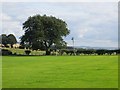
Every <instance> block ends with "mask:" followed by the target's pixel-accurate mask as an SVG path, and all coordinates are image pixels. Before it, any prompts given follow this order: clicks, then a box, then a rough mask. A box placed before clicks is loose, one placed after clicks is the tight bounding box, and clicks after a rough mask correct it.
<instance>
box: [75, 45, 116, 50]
mask: <svg viewBox="0 0 120 90" xmlns="http://www.w3.org/2000/svg"><path fill="white" fill-rule="evenodd" d="M75 48H83V49H107V50H115V49H118V47H90V46H75Z"/></svg>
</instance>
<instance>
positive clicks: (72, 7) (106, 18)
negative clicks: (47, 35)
mask: <svg viewBox="0 0 120 90" xmlns="http://www.w3.org/2000/svg"><path fill="white" fill-rule="evenodd" d="M36 14H40V15H44V14H46V15H52V16H55V17H57V18H60V19H63V20H64V21H66V23H67V24H68V28H69V29H70V35H68V36H67V37H66V38H65V41H67V43H68V45H72V41H71V38H72V37H74V38H75V45H76V46H94V47H117V46H118V3H117V2H76V3H75V2H61V3H58V2H24V3H22V2H19V3H18V2H14V3H13V2H4V3H2V18H1V19H0V20H2V28H1V29H2V30H1V31H2V32H0V33H1V34H2V33H5V34H10V33H13V34H14V35H15V36H16V37H17V39H18V40H19V37H20V36H22V35H23V34H24V31H23V30H22V24H23V23H24V22H25V21H26V20H27V18H28V17H29V16H33V15H36Z"/></svg>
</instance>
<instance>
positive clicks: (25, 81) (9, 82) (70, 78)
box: [2, 56, 118, 88]
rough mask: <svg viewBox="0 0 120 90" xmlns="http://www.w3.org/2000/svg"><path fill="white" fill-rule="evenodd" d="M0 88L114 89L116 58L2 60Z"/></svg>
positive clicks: (7, 58)
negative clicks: (0, 86) (0, 84)
mask: <svg viewBox="0 0 120 90" xmlns="http://www.w3.org/2000/svg"><path fill="white" fill-rule="evenodd" d="M2 67H3V68H2V75H3V76H2V87H3V88H118V56H24V57H23V56H19V57H18V56H3V59H2Z"/></svg>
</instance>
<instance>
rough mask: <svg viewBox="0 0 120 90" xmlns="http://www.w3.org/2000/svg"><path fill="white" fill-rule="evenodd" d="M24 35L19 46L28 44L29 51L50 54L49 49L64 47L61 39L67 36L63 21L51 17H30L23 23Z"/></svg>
mask: <svg viewBox="0 0 120 90" xmlns="http://www.w3.org/2000/svg"><path fill="white" fill-rule="evenodd" d="M23 29H24V30H25V34H24V35H23V36H22V37H21V44H23V45H25V44H29V48H31V49H44V50H46V55H49V54H50V50H49V49H50V47H51V46H52V45H53V44H54V45H56V46H58V45H59V46H60V45H61V46H63V45H66V42H65V41H64V40H63V37H65V36H67V35H68V34H69V32H70V31H69V30H68V28H67V24H66V22H65V21H63V20H61V19H58V18H56V17H53V16H46V15H43V16H40V15H35V16H32V17H31V16H30V17H29V18H28V19H27V21H25V22H24V23H23Z"/></svg>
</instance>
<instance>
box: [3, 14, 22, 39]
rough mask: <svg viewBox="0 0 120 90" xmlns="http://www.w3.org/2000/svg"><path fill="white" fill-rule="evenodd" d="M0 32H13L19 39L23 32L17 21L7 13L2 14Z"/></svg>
mask: <svg viewBox="0 0 120 90" xmlns="http://www.w3.org/2000/svg"><path fill="white" fill-rule="evenodd" d="M2 33H4V34H14V35H15V36H16V37H17V40H18V41H19V37H20V36H21V35H22V34H23V31H22V27H21V25H20V23H19V21H15V20H13V19H12V17H10V16H8V15H7V14H5V13H3V14H2Z"/></svg>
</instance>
